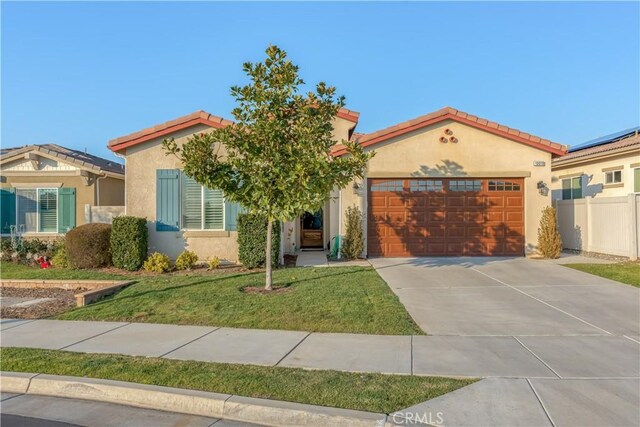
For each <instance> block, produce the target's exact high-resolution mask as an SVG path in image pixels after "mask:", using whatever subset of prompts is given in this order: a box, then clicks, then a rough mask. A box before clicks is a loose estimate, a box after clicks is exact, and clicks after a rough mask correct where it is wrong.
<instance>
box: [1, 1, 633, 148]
mask: <svg viewBox="0 0 640 427" xmlns="http://www.w3.org/2000/svg"><path fill="white" fill-rule="evenodd" d="M639 17H640V6H639V4H638V3H637V2H633V3H547V2H542V3H235V4H233V3H202V2H199V3H151V2H149V3H130V2H119V3H52V2H49V3H7V2H3V3H2V46H1V47H2V58H1V59H2V98H1V101H2V133H1V137H2V146H4V147H9V146H17V145H24V144H40V143H47V142H53V143H57V144H60V145H65V146H69V147H73V148H77V149H84V148H87V149H88V150H89V151H90V152H92V153H94V154H97V155H101V156H105V157H108V158H112V157H113V155H112V154H110V152H109V150H108V149H107V148H106V144H107V141H108V140H109V139H112V138H115V137H118V136H121V135H125V134H128V133H131V132H134V131H136V130H139V129H142V128H144V127H148V126H151V125H154V124H158V123H161V122H164V121H167V120H170V119H173V118H175V117H178V116H181V115H185V114H188V113H190V112H193V111H196V110H199V109H204V110H206V111H208V112H210V113H212V114H216V115H221V116H223V117H229V116H230V114H229V112H230V111H231V109H232V107H233V99H232V98H231V97H230V96H229V87H230V86H231V85H233V84H238V83H244V82H245V76H244V75H243V73H242V70H241V65H242V63H243V62H244V61H246V60H251V61H256V60H260V59H262V58H263V55H264V54H263V52H264V49H265V48H266V46H267V45H268V44H270V43H274V44H277V45H279V46H280V47H282V48H283V49H285V50H286V51H287V52H288V53H289V56H290V58H291V59H292V60H293V61H294V62H295V63H297V64H298V65H299V66H300V69H301V75H302V77H303V78H304V79H305V81H307V82H308V83H315V82H317V81H319V80H323V81H326V82H328V83H330V84H332V85H335V86H337V87H338V91H339V93H341V94H344V95H345V96H346V97H347V104H348V105H347V107H348V108H351V109H353V110H356V111H359V112H361V120H360V123H359V124H358V131H360V132H372V131H375V130H377V129H380V128H383V127H386V126H389V125H393V124H395V123H397V122H400V121H404V120H407V119H410V118H413V117H415V116H418V115H421V114H426V113H428V112H431V111H434V110H436V109H439V108H441V107H443V106H446V105H448V106H452V107H455V108H458V109H460V110H463V111H466V112H469V113H472V114H475V115H478V116H481V117H485V118H488V119H490V120H494V121H497V122H500V123H503V124H505V125H508V126H511V127H515V128H518V129H521V130H523V131H526V132H530V133H533V134H535V135H538V136H541V137H545V138H549V139H552V140H554V141H557V142H560V143H564V144H576V143H580V142H583V141H586V140H589V139H593V138H595V137H598V136H601V135H605V134H609V133H612V132H615V131H618V130H622V129H626V128H629V127H632V126H635V125H638V124H639V123H640V118H639V116H640V78H639V76H640V33H639V31H640V30H639V28H640V22H639V21H640V18H639Z"/></svg>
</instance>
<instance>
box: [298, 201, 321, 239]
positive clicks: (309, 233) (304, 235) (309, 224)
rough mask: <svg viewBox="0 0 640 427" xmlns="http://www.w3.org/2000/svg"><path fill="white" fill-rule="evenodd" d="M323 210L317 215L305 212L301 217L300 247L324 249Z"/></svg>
mask: <svg viewBox="0 0 640 427" xmlns="http://www.w3.org/2000/svg"><path fill="white" fill-rule="evenodd" d="M322 222H323V221H322V209H320V210H319V211H318V212H316V213H311V212H305V213H304V215H302V216H301V217H300V231H301V233H300V234H301V236H300V247H302V248H322V247H323V241H322Z"/></svg>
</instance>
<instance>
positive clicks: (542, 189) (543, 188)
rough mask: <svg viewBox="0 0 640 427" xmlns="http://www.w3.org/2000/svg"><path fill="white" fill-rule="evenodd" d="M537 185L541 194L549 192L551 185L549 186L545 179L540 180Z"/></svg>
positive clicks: (544, 194)
mask: <svg viewBox="0 0 640 427" xmlns="http://www.w3.org/2000/svg"><path fill="white" fill-rule="evenodd" d="M536 187H537V188H538V193H540V195H541V196H546V195H547V194H549V187H547V184H545V183H544V181H538V183H537V184H536Z"/></svg>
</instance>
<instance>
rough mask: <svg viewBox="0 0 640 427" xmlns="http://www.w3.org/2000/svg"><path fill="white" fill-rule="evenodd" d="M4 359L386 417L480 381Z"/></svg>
mask: <svg viewBox="0 0 640 427" xmlns="http://www.w3.org/2000/svg"><path fill="white" fill-rule="evenodd" d="M0 357H1V360H2V364H1V366H0V367H1V369H2V370H3V371H13V372H35V373H44V374H51V375H71V376H75V377H89V378H101V379H108V380H118V381H129V382H135V383H142V384H153V385H159V386H166V387H178V388H187V389H192V390H203V391H212V392H216V393H226V394H235V395H238V396H248V397H259V398H264V399H276V400H285V401H290V402H299V403H307V404H312V405H323V406H334V407H338V408H346V409H357V410H361V411H372V412H384V413H389V412H393V411H397V410H400V409H403V408H407V407H409V406H412V405H415V404H417V403H420V402H423V401H425V400H428V399H433V398H434V397H437V396H440V395H442V394H445V393H449V392H451V391H453V390H456V389H458V388H460V387H464V386H466V385H468V384H471V383H473V382H475V381H476V380H474V379H453V378H442V377H420V376H408V375H383V374H360V373H351V372H338V371H307V370H304V369H296V368H282V367H267V366H253V365H232V364H226V363H207V362H193V361H181V360H167V359H159V358H150V357H133V356H120V355H113V354H102V355H97V354H84V353H73V352H67V351H59V350H40V349H27V348H3V349H1V350H0Z"/></svg>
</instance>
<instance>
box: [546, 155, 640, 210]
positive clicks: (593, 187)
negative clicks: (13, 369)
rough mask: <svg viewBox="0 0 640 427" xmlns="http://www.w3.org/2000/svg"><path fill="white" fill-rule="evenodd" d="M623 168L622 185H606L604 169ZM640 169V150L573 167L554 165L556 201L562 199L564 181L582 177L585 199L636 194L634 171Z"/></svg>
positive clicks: (553, 187)
mask: <svg viewBox="0 0 640 427" xmlns="http://www.w3.org/2000/svg"><path fill="white" fill-rule="evenodd" d="M618 166H622V183H621V184H610V185H605V183H604V175H605V172H604V171H603V169H610V168H617V167H618ZM639 167H640V150H635V151H631V152H627V153H624V154H620V155H616V156H609V157H604V158H603V157H601V158H597V159H590V160H587V161H582V162H579V163H578V162H577V161H576V163H574V164H571V165H563V166H556V165H553V166H552V169H553V172H552V176H551V190H552V197H553V199H554V200H558V199H562V179H563V178H568V177H572V176H582V177H583V178H582V188H583V192H582V195H583V197H587V196H590V197H615V196H626V195H628V194H630V193H633V192H634V188H633V184H634V181H633V179H634V176H633V174H634V169H635V168H639Z"/></svg>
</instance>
